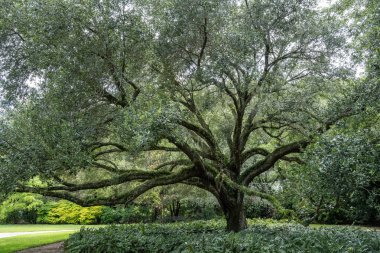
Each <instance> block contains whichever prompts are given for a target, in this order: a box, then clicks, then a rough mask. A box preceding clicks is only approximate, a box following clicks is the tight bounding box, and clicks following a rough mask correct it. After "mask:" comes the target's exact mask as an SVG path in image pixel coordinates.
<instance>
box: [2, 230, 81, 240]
mask: <svg viewBox="0 0 380 253" xmlns="http://www.w3.org/2000/svg"><path fill="white" fill-rule="evenodd" d="M67 231H75V230H73V229H71V230H50V231H33V232H11V233H0V238H7V237H12V236H18V235H33V234H44V233H57V232H67Z"/></svg>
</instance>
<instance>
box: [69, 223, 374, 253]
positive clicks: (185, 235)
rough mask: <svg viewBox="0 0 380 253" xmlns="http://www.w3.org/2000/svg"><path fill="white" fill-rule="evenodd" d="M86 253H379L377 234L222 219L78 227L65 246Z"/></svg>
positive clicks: (71, 250)
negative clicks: (236, 224)
mask: <svg viewBox="0 0 380 253" xmlns="http://www.w3.org/2000/svg"><path fill="white" fill-rule="evenodd" d="M65 247H66V250H67V251H68V252H70V253H86V252H91V253H93V252H114V253H117V252H131V253H132V252H133V253H134V252H147V253H153V252H154V253H159V252H162V253H164V252H189V253H190V252H209V253H215V252H250V253H251V252H252V253H254V252H260V253H266V252H273V253H278V252H286V253H290V252H294V253H296V252H310V253H313V252H330V253H334V252H336V253H338V252H339V253H341V252H356V253H359V252H362V253H369V252H380V234H379V233H377V232H369V231H363V230H357V229H350V228H347V227H345V228H318V229H313V228H309V227H304V226H302V225H299V224H288V223H278V222H277V223H276V222H270V223H265V222H253V224H250V226H249V228H248V229H246V230H244V231H241V232H238V233H231V232H227V231H226V230H225V223H224V222H221V221H209V222H199V221H198V222H191V223H173V224H165V225H162V224H150V225H146V224H135V225H121V226H109V227H105V228H102V229H99V230H94V229H82V230H81V231H80V232H79V233H76V234H73V235H71V236H70V238H69V239H68V241H66V244H65Z"/></svg>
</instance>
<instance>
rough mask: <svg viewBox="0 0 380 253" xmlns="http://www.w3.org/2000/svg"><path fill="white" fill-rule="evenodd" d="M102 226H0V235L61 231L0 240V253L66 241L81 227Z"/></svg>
mask: <svg viewBox="0 0 380 253" xmlns="http://www.w3.org/2000/svg"><path fill="white" fill-rule="evenodd" d="M103 226H104V225H86V226H83V225H45V224H27V225H24V224H20V225H19V224H17V225H14V224H12V225H0V233H12V232H36V231H59V230H73V231H62V232H54V233H39V234H29V235H18V236H13V237H6V238H0V253H8V252H15V251H17V250H22V249H27V248H32V247H36V246H41V245H45V244H49V243H54V242H59V241H63V240H66V239H67V238H68V237H69V235H70V234H72V233H75V232H77V231H79V229H80V228H81V227H103Z"/></svg>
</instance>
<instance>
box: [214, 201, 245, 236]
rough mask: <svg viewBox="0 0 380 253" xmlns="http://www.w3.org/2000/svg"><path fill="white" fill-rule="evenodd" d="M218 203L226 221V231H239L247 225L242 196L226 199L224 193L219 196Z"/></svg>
mask: <svg viewBox="0 0 380 253" xmlns="http://www.w3.org/2000/svg"><path fill="white" fill-rule="evenodd" d="M219 203H220V205H221V207H222V209H223V213H224V217H225V219H226V221H227V228H226V229H227V231H231V232H239V231H241V230H244V229H246V228H247V227H248V225H247V218H246V216H245V211H244V206H243V197H242V196H240V198H233V199H228V200H227V199H226V198H225V195H224V196H221V198H220V200H219Z"/></svg>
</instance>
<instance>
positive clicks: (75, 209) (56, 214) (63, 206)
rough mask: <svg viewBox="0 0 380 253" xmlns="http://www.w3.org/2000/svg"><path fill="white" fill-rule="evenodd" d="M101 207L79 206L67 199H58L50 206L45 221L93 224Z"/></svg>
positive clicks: (97, 218)
mask: <svg viewBox="0 0 380 253" xmlns="http://www.w3.org/2000/svg"><path fill="white" fill-rule="evenodd" d="M102 209H103V207H101V206H94V207H81V206H79V205H77V204H74V203H72V202H69V201H67V200H60V201H58V202H57V203H56V205H55V206H54V207H53V208H51V209H50V210H49V211H48V213H47V215H46V219H45V221H46V222H47V223H51V224H95V223H98V220H99V217H100V215H101V213H102Z"/></svg>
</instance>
